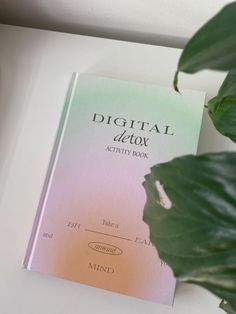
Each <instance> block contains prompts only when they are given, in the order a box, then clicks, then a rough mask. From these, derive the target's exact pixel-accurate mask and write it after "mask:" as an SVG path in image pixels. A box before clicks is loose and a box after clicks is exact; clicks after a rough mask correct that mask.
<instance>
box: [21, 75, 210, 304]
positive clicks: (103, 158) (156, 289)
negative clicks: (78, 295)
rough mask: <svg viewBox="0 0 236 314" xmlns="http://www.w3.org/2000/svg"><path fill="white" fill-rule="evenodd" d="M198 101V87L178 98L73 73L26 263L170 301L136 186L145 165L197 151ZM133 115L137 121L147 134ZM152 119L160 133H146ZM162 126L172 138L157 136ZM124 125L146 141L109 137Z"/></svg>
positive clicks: (165, 272) (168, 281) (169, 278)
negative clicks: (142, 142)
mask: <svg viewBox="0 0 236 314" xmlns="http://www.w3.org/2000/svg"><path fill="white" fill-rule="evenodd" d="M203 105H204V93H201V92H197V91H184V92H183V95H182V96H181V95H179V94H177V93H175V92H174V91H172V90H171V89H168V88H163V87H159V86H156V85H145V84H140V83H135V82H127V81H119V80H115V79H110V78H105V77H99V76H93V75H86V74H82V75H79V78H78V75H76V76H75V79H74V81H73V85H72V88H71V89H70V92H69V97H68V101H67V103H66V105H65V106H66V107H65V108H66V110H65V111H64V115H63V119H62V124H61V126H60V127H59V136H58V137H57V140H56V145H55V148H54V152H53V157H52V160H51V164H50V167H49V172H48V176H47V180H46V184H45V187H44V191H43V193H42V198H41V202H40V205H39V208H38V213H37V219H36V222H35V227H34V230H33V233H32V238H31V241H30V244H29V247H28V254H27V257H26V260H25V266H26V268H27V269H29V270H33V271H38V272H42V273H47V274H50V275H54V276H58V277H61V278H65V279H69V280H73V281H78V282H80V283H84V284H88V285H92V286H95V287H98V288H102V289H106V290H110V291H115V292H119V293H122V294H126V295H131V296H135V297H139V298H142V299H146V300H151V301H155V302H160V303H163V304H172V302H173V296H174V290H175V279H174V278H173V275H172V271H171V270H170V269H169V267H168V266H167V265H165V264H163V263H162V261H160V260H159V258H158V255H157V253H156V251H155V249H154V247H153V246H152V244H151V243H150V241H149V231H148V228H147V226H146V225H145V224H144V222H143V221H142V215H143V207H144V203H145V192H144V189H143V187H142V182H143V180H144V176H145V175H146V174H147V173H148V172H149V169H150V167H151V166H152V165H154V164H156V163H160V162H164V161H168V160H170V159H172V158H174V157H176V156H179V155H183V154H189V153H195V152H196V149H197V144H198V138H199V132H200V127H201V120H202V112H203ZM95 113H96V114H97V120H96V121H93V118H94V114H95ZM102 116H103V117H104V121H102V122H99V121H100V120H102V118H101V117H102ZM109 116H110V117H111V118H109ZM98 117H100V120H99V118H98ZM115 118H122V119H123V120H117V121H119V122H120V123H119V124H122V123H121V121H124V119H125V120H126V121H127V122H126V125H125V126H124V127H123V126H119V125H116V124H115V123H113V122H114V119H115ZM108 119H110V120H109V122H110V123H108ZM132 120H134V121H135V122H133V128H130V125H131V123H132V122H131V121H132ZM138 121H141V122H146V124H145V129H146V127H147V130H142V129H140V125H141V122H140V123H138ZM148 124H149V125H148ZM154 125H157V126H158V130H159V131H160V133H158V132H157V131H155V130H153V131H151V132H150V128H152V126H154ZM166 126H169V129H168V130H169V131H170V133H171V132H173V133H174V135H167V134H163V133H164V131H165V130H166ZM124 131H126V133H125V134H126V135H130V136H131V135H132V134H133V136H135V137H140V138H146V139H147V138H148V141H147V143H148V145H147V146H145V145H142V146H141V145H136V144H134V143H130V138H129V139H127V141H124V142H122V141H120V142H118V141H114V138H116V137H117V136H118V135H119V134H122V133H123V132H124ZM111 248H112V250H111ZM109 250H111V251H112V252H113V253H114V254H108V252H111V251H109ZM115 252H119V254H115Z"/></svg>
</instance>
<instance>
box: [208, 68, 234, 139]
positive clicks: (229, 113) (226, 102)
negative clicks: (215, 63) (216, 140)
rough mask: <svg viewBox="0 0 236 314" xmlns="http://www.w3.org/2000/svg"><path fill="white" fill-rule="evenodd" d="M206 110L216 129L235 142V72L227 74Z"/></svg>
mask: <svg viewBox="0 0 236 314" xmlns="http://www.w3.org/2000/svg"><path fill="white" fill-rule="evenodd" d="M208 112H209V115H210V117H211V119H212V122H213V123H214V125H215V127H216V129H217V130H218V131H219V132H220V133H222V134H223V135H225V136H228V137H229V138H230V139H231V140H232V141H234V142H236V74H232V73H229V74H228V75H227V77H226V79H225V80H224V82H223V84H222V86H221V88H220V90H219V93H218V95H217V96H216V97H214V98H213V99H211V100H210V101H209V103H208Z"/></svg>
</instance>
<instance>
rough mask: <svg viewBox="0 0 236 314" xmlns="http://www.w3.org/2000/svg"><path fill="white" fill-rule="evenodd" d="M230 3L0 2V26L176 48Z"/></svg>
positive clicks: (169, 0)
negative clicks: (15, 26)
mask: <svg viewBox="0 0 236 314" xmlns="http://www.w3.org/2000/svg"><path fill="white" fill-rule="evenodd" d="M229 2H231V1H230V0H208V1H206V0H197V1H196V0H178V1H176V0H119V1H112V0H99V1H97V0H86V1H85V0H33V1H32V0H21V1H19V0H11V1H9V0H0V8H1V10H0V23H1V22H2V23H7V24H14V25H21V26H31V27H36V28H43V29H51V30H57V31H66V32H70V33H77V34H86V35H93V36H100V37H108V38H116V39H122V40H129V41H138V42H144V43H154V44H162V45H167V44H168V45H171V46H173V45H175V46H176V47H182V46H183V44H184V43H185V42H186V38H189V37H190V36H191V35H192V34H193V33H194V32H195V31H196V30H197V29H198V28H199V27H201V26H202V24H203V23H205V22H206V21H207V20H208V19H209V18H210V17H212V16H213V15H214V14H215V13H216V12H217V11H218V10H220V9H221V8H222V7H223V6H224V5H225V4H227V3H229Z"/></svg>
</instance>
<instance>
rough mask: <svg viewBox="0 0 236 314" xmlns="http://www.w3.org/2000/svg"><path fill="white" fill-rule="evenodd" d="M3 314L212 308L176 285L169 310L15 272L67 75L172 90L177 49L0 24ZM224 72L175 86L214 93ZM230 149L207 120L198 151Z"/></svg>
mask: <svg viewBox="0 0 236 314" xmlns="http://www.w3.org/2000/svg"><path fill="white" fill-rule="evenodd" d="M0 42H1V48H0V190H1V195H0V197H1V199H0V252H1V260H0V313H2V314H15V313H24V314H32V313H34V314H42V313H50V314H54V313H56V314H74V313H84V314H86V313H89V314H92V313H104V314H108V313H109V314H115V313H117V314H118V313H119V314H120V313H125V314H126V313H127V314H131V313H135V314H141V313H149V314H154V313H155V314H156V313H161V314H167V313H175V314H189V313H191V314H199V313H206V314H217V313H219V314H220V313H222V312H221V310H219V309H217V306H218V300H217V299H216V298H215V297H213V296H212V295H210V294H209V293H208V292H206V291H205V290H203V289H200V288H197V287H194V286H190V285H180V287H179V288H178V289H177V296H176V300H175V304H174V307H173V308H171V307H166V306H161V305H157V304H153V303H149V302H145V301H141V300H138V299H135V298H129V297H125V296H122V295H118V294H115V293H109V292H106V291H102V290H98V289H95V288H91V287H87V286H84V285H80V284H78V283H73V282H69V281H65V280H62V279H58V278H53V277H48V276H44V275H40V274H36V273H32V272H27V271H25V270H23V269H21V263H22V259H23V257H24V253H25V249H26V245H27V242H28V238H29V234H30V231H31V227H32V223H33V219H34V216H35V211H36V207H37V203H38V199H39V196H40V191H41V187H42V184H43V179H44V176H45V173H46V168H47V163H48V160H49V157H50V152H51V149H52V143H53V140H54V136H55V132H56V128H57V124H58V121H59V116H60V112H61V109H62V105H63V102H64V97H65V92H66V90H67V87H68V82H69V80H70V77H71V73H72V72H73V71H80V72H88V73H94V74H100V75H105V76H110V77H115V78H120V79H130V80H138V81H145V82H150V83H158V84H159V85H165V86H169V85H170V84H171V81H172V77H173V73H174V71H175V67H176V63H177V59H178V56H179V54H180V51H179V50H177V49H170V48H164V47H155V46H148V45H141V44H134V43H128V42H119V41H112V40H106V39H99V38H92V37H83V36H76V35H68V34H67V35H66V34H60V33H54V32H45V31H37V30H32V29H24V28H18V27H9V26H0ZM223 77H224V75H222V74H216V73H210V72H204V73H200V74H198V75H194V76H187V75H181V76H180V86H182V87H184V88H193V89H200V90H206V91H207V96H208V98H209V97H212V96H213V95H214V94H215V93H216V90H217V88H218V86H219V84H220V82H221V81H222V79H223ZM224 149H225V150H227V149H235V145H233V144H232V143H231V142H230V141H229V140H227V139H225V138H224V137H222V136H221V135H219V134H218V133H217V132H216V131H215V130H214V128H213V127H212V125H211V123H210V121H209V119H208V117H207V115H205V116H204V120H203V128H202V133H201V140H200V152H203V151H217V150H224Z"/></svg>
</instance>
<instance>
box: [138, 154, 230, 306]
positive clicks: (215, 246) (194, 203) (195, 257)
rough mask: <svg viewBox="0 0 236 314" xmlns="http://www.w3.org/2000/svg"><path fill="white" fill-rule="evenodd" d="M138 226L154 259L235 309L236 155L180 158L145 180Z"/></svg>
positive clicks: (152, 171) (155, 170) (153, 170)
mask: <svg viewBox="0 0 236 314" xmlns="http://www.w3.org/2000/svg"><path fill="white" fill-rule="evenodd" d="M144 188H145V190H146V194H147V201H146V204H145V209H144V221H145V222H146V223H147V224H148V225H149V228H150V239H151V241H152V243H153V244H154V245H155V247H156V248H157V250H158V253H159V255H160V258H161V259H163V260H164V261H165V262H166V263H167V264H169V265H170V267H171V268H172V269H173V271H174V274H175V276H176V278H177V280H179V281H184V282H190V283H195V284H197V285H200V286H202V287H205V288H206V289H208V290H210V291H212V292H213V293H214V294H216V295H217V296H219V297H220V298H222V299H224V300H226V301H228V302H229V303H230V304H231V306H232V308H233V309H236V153H234V152H232V153H229V152H228V153H218V154H206V155H202V156H192V155H189V156H184V157H180V158H176V159H174V160H173V161H171V162H168V163H163V164H160V165H156V166H154V167H153V168H151V173H150V174H149V175H147V176H146V177H145V182H144Z"/></svg>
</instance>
